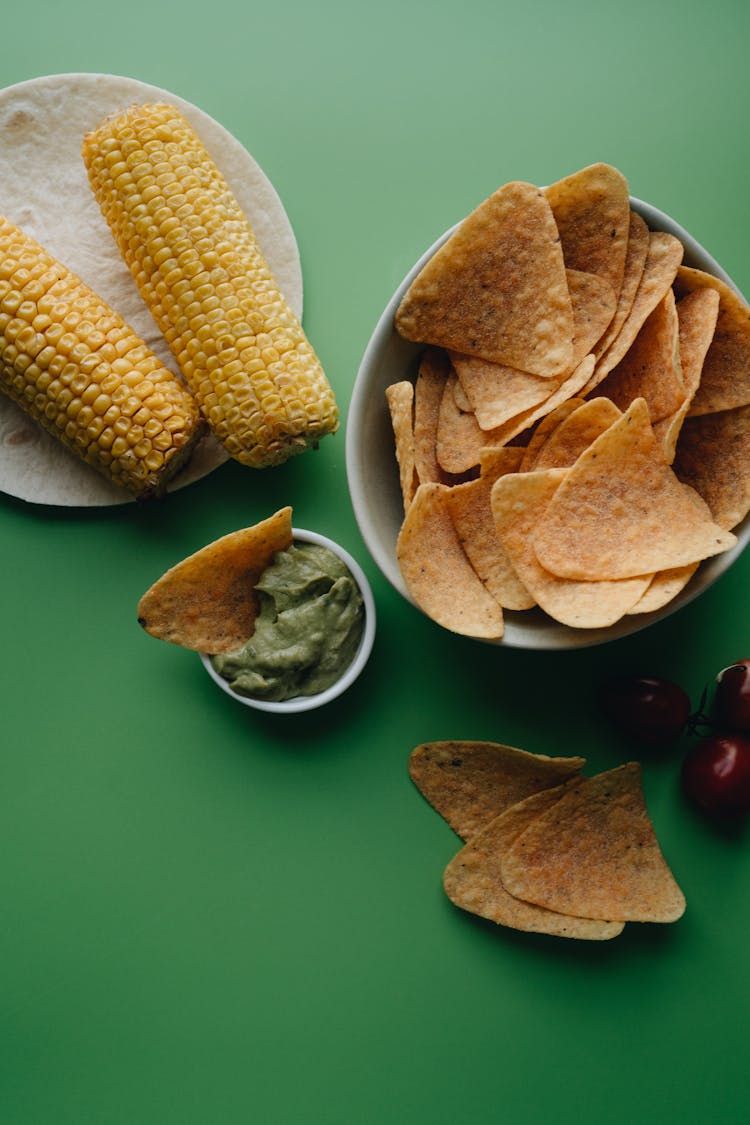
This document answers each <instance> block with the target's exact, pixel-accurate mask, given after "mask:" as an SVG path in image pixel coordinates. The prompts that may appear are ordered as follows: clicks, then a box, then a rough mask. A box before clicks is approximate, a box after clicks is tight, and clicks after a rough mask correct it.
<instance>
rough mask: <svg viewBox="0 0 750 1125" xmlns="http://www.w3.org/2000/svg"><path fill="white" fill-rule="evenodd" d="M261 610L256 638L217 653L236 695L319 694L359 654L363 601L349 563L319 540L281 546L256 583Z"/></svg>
mask: <svg viewBox="0 0 750 1125" xmlns="http://www.w3.org/2000/svg"><path fill="white" fill-rule="evenodd" d="M255 592H256V594H257V596H258V599H259V602H260V612H259V614H258V617H257V618H256V621H255V630H254V632H253V634H252V636H251V637H250V639H249V640H248V641H247V642H246V643H245V644H244V645H243V646H242V647H241V648H239V649H238V650H237V651H236V652H232V653H222V654H220V655H217V656H213V657H212V658H211V663H212V664H213V666H214V668H215V670H216V671H217V672H218V673H219V675H220V676H221V677H222V678H223V679H225V680H226V681H227V683H228V684H229V686H230V687H231V688H232V690H233V691H235V692H237V693H238V695H249V696H252V697H253V698H256V699H267V700H271V701H274V702H280V701H282V700H285V699H292V698H294V697H296V696H300V695H317V694H318V693H319V692H321V691H325V690H326V688H328V687H330V686H331V684H334V683H335V682H336V681H337V680H338V679H339V677H340V676H341V675H342V674H343V673H344V672H345V671H346V669H347V668H348V667H349V665H350V664H351V662H352V660H353V659H354V657H355V655H356V652H357V649H358V647H359V643H360V640H361V638H362V632H363V629H364V603H363V600H362V595H361V594H360V592H359V588H358V586H357V583H356V582H355V581H354V578H353V577H352V575H351V574H350V572H349V570H348V568H347V567H346V565H345V564H344V563H343V561H342V560H341V559H340V558H339V557H338V556H337V555H335V554H334V553H333V551H331V550H329V549H328V548H327V547H324V546H322V545H320V544H318V543H295V544H293V545H292V546H291V547H288V548H287V549H286V550H283V551H279V552H278V553H277V554H276V556H275V558H274V561H273V562H272V563H271V564H270V565H269V566H268V567H266V569H265V570H264V571H263V574H262V575H261V577H260V579H259V580H258V582H257V583H256V585H255Z"/></svg>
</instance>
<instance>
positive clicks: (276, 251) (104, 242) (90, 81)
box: [0, 74, 302, 507]
mask: <svg viewBox="0 0 750 1125" xmlns="http://www.w3.org/2000/svg"><path fill="white" fill-rule="evenodd" d="M153 101H160V102H164V101H166V102H169V103H170V104H171V105H174V106H176V108H177V109H179V110H180V111H181V113H183V114H184V116H185V117H186V118H187V120H188V121H189V122H190V124H191V125H192V126H193V128H194V129H195V131H196V132H197V133H198V136H199V137H200V139H201V140H202V142H203V144H204V145H205V147H206V148H207V150H208V151H209V153H210V154H211V156H212V157H213V159H214V160H215V162H216V164H217V166H218V168H219V171H220V172H221V173H222V174H223V175H224V177H225V178H226V180H227V182H228V183H229V185H230V187H231V188H232V190H233V192H234V194H235V195H236V197H237V200H238V202H239V204H240V206H241V207H242V209H243V210H244V212H245V214H246V215H247V217H248V219H249V220H250V224H251V226H252V228H253V230H254V232H255V235H256V237H257V240H258V243H259V245H260V247H261V249H262V251H263V253H264V255H265V256H266V259H267V260H268V263H269V265H270V267H271V270H272V272H273V274H274V276H275V278H276V280H277V282H278V284H279V286H280V288H281V290H282V292H283V293H284V296H285V297H286V299H287V301H288V302H289V304H290V305H291V307H292V308H293V309H294V312H295V313H296V314H297V316H298V317H299V318H300V319H301V317H302V273H301V267H300V259H299V250H298V247H297V242H296V239H295V236H294V231H293V230H292V227H291V224H290V222H289V219H288V217H287V214H286V212H285V211H284V207H283V205H282V203H281V201H280V199H279V197H278V195H277V194H276V191H275V189H274V188H273V186H272V184H271V183H270V181H269V180H268V179H267V177H266V176H265V174H264V173H263V171H262V170H261V169H260V168H259V166H258V165H257V164H256V162H255V161H254V160H253V158H252V157H251V156H250V155H249V153H248V152H247V151H246V150H245V149H244V148H243V146H242V145H241V144H240V142H239V141H238V140H236V139H235V138H234V137H233V136H232V135H231V134H230V133H228V132H227V130H226V129H225V128H224V127H223V126H222V125H220V124H219V123H218V122H217V121H215V120H214V119H213V118H211V117H209V116H208V115H207V114H206V113H204V112H203V111H202V110H200V109H198V108H197V107H196V106H194V105H191V104H190V103H189V102H186V101H184V100H183V99H182V98H179V97H177V96H176V95H174V94H171V93H169V92H168V91H166V90H162V89H160V88H159V87H157V86H150V85H148V84H146V83H144V82H140V81H138V80H136V79H134V78H121V77H118V76H115V75H110V74H57V75H49V76H46V77H44V78H35V79H32V80H31V81H28V82H22V83H20V84H19V85H17V86H10V87H8V88H7V89H5V90H2V91H0V212H1V213H3V214H4V215H6V216H7V218H9V219H10V220H11V222H13V223H15V224H16V225H17V226H19V227H21V229H22V230H24V231H25V232H27V233H28V234H30V235H32V236H33V237H34V238H36V240H37V241H38V242H40V243H41V244H42V245H43V246H44V247H45V249H47V250H49V252H50V253H51V254H54V255H55V257H57V258H58V259H59V260H60V261H61V262H63V263H64V264H65V265H66V266H67V267H68V268H69V269H71V270H72V271H73V272H74V273H76V274H78V275H79V277H81V278H82V280H83V281H85V282H86V283H87V284H88V285H89V286H91V288H92V289H93V290H94V291H95V292H97V293H99V294H100V296H102V297H103V298H104V299H105V300H106V301H108V302H109V304H111V305H112V306H113V307H114V308H115V309H116V310H117V312H119V313H120V315H121V316H122V317H124V319H125V320H126V321H127V322H128V323H129V324H130V325H131V326H132V327H133V328H134V329H135V331H136V332H137V333H138V334H139V335H140V336H141V337H142V338H143V339H144V340H145V341H146V343H147V344H148V345H149V347H150V348H151V349H152V350H153V351H154V352H155V353H156V354H157V356H158V357H159V359H160V360H161V361H162V363H164V364H165V365H166V366H167V367H168V368H170V369H171V370H172V371H174V372H177V370H178V369H177V366H176V363H175V360H174V357H173V356H172V353H171V352H170V350H169V348H168V347H167V345H166V343H165V341H164V339H163V337H162V336H161V333H160V332H159V331H158V329H157V327H156V325H155V323H154V321H153V318H152V317H151V314H150V312H149V311H148V309H147V308H146V305H145V304H144V303H143V301H142V299H141V297H140V295H139V293H138V290H137V288H136V285H135V282H134V281H133V279H132V277H131V275H130V271H129V270H128V268H127V266H126V265H125V263H124V262H123V260H122V258H121V257H120V254H119V251H118V249H117V247H116V245H115V242H114V239H113V238H112V235H111V233H110V231H109V228H108V226H107V224H106V222H105V221H104V219H103V217H102V215H101V212H100V210H99V206H98V204H97V202H96V200H95V199H94V196H93V193H92V191H91V188H90V187H89V183H88V178H87V176H86V169H85V167H84V164H83V160H82V158H81V143H82V141H83V137H84V134H85V133H86V132H89V131H90V130H92V129H94V128H95V127H96V126H97V125H99V123H100V122H101V121H102V120H103V119H104V118H105V117H107V116H108V115H109V114H111V113H115V112H118V111H121V110H123V109H125V108H126V107H127V106H128V105H131V104H133V103H141V104H143V103H146V102H153ZM226 457H227V455H226V453H225V452H224V451H223V450H222V449H221V447H220V446H219V444H218V443H217V442H216V441H215V439H213V438H212V437H210V436H209V437H206V438H205V439H204V440H203V441H202V442H201V444H200V445H199V446H198V448H197V449H196V451H195V453H194V455H193V457H192V458H191V461H190V463H189V465H187V466H186V468H185V469H184V470H183V471H182V472H181V473H180V474H179V475H178V476H177V477H175V479H174V481H172V482H171V483H170V484H169V491H173V490H175V489H178V488H182V487H184V486H185V485H187V484H191V483H193V482H194V481H196V480H199V479H200V478H201V477H203V476H205V475H206V474H207V473H210V472H211V471H212V470H213V469H215V468H217V467H218V466H219V465H220V464H222V463H223V462H224V461H225V460H226ZM0 490H2V491H3V492H5V493H7V494H9V495H11V496H15V497H17V498H18V499H20V500H26V501H29V502H31V503H38V504H55V505H61V506H80V507H98V506H104V505H110V504H127V503H132V498H131V497H129V496H127V495H126V494H125V493H124V492H122V491H121V490H120V489H118V488H117V487H116V486H115V485H113V484H110V482H109V481H107V480H106V479H104V478H100V477H99V474H98V473H97V472H95V470H93V469H91V468H90V467H89V466H88V465H86V464H84V463H82V462H79V461H78V459H77V458H76V457H75V456H74V455H73V454H72V453H70V452H69V451H68V450H67V449H66V448H65V447H64V446H63V445H62V444H61V443H59V442H57V441H55V439H54V438H53V437H51V436H50V435H49V434H47V433H45V432H43V431H42V430H41V428H38V427H37V426H36V424H35V423H33V422H32V421H31V420H30V419H29V418H28V417H27V416H26V415H25V414H24V413H23V411H22V410H20V409H19V408H18V407H17V406H16V405H15V404H14V403H12V402H11V401H10V400H9V399H6V398H5V397H4V396H1V395H0Z"/></svg>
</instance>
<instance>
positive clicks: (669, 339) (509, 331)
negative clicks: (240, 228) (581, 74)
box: [386, 164, 750, 639]
mask: <svg viewBox="0 0 750 1125" xmlns="http://www.w3.org/2000/svg"><path fill="white" fill-rule="evenodd" d="M683 252H684V251H683V246H682V244H681V243H680V241H679V240H678V239H677V238H675V237H674V236H673V235H671V234H667V233H665V232H663V231H650V230H649V229H648V227H647V226H646V223H645V222H644V220H643V219H642V218H641V216H640V215H638V214H637V213H636V212H635V211H633V210H631V207H630V196H629V192H628V185H627V181H626V180H625V178H624V176H622V174H621V173H620V172H619V171H617V169H615V168H613V167H611V166H610V165H607V164H596V165H592V166H591V167H589V168H585V169H583V170H582V171H580V172H577V173H575V174H573V175H571V176H569V177H567V178H566V179H564V180H561V181H560V182H559V183H556V184H553V185H552V186H551V187H548V188H546V189H543V190H542V189H540V188H537V187H535V186H533V185H531V184H524V183H510V184H506V185H505V186H504V187H501V188H500V189H499V190H498V191H496V192H495V193H494V194H493V195H492V196H490V198H489V199H487V200H486V201H485V202H484V203H482V204H481V205H480V206H479V207H478V208H477V209H476V210H475V211H474V212H473V213H472V214H471V215H469V216H468V218H467V219H465V220H464V222H463V223H461V224H460V226H459V227H458V228H457V229H456V231H455V232H454V233H453V234H452V235H451V237H450V238H449V239H448V240H447V241H446V242H445V243H444V244H443V245H442V246H441V248H440V249H439V250H438V251H437V252H436V253H435V254H434V255H433V257H432V258H431V259H430V260H429V262H428V263H427V264H426V265H425V267H424V268H423V269H422V270H421V272H420V273H419V275H418V276H417V277H416V278H415V280H414V281H413V283H412V285H411V286H410V288H409V289H408V291H407V292H406V294H405V296H404V298H403V300H402V302H401V304H400V306H399V309H398V311H397V314H396V328H397V330H398V332H399V333H400V334H401V335H402V336H404V337H405V338H407V339H409V340H412V341H415V342H418V343H421V344H424V345H425V348H424V351H423V352H422V355H421V358H420V362H419V369H418V373H417V376H416V380H415V381H414V382H412V381H410V380H404V381H400V382H397V383H394V384H393V385H391V386H390V387H388V389H387V392H386V396H387V400H388V406H389V410H390V417H391V421H392V425H393V431H394V436H395V447H396V457H397V461H398V467H399V475H400V482H401V491H402V495H403V504H404V521H403V525H402V529H401V533H400V536H399V540H398V545H397V553H398V561H399V566H400V568H401V573H402V575H403V578H404V581H405V583H406V586H407V589H408V591H409V594H410V596H411V597H412V599H413V600H414V602H415V603H416V604H417V605H418V606H420V608H421V609H422V610H423V611H424V612H426V613H427V614H428V615H429V616H430V617H432V618H433V619H434V620H435V621H437V622H438V623H439V624H441V625H443V626H445V627H446V628H448V629H451V630H453V631H454V632H458V633H463V634H466V635H468V636H475V637H482V638H486V639H499V638H500V637H502V635H503V632H504V620H503V611H504V610H523V609H529V608H531V607H532V606H535V605H538V606H540V607H541V608H542V609H543V610H544V611H545V612H546V613H547V614H548V615H549V616H550V617H552V618H554V619H555V620H556V621H559V622H561V623H563V624H565V625H568V626H571V627H573V628H581V629H592V628H606V627H608V626H611V625H613V624H614V623H615V622H617V621H618V620H620V619H621V618H622V617H623V616H624V615H625V614H638V613H649V612H652V611H654V610H657V609H660V608H661V607H662V606H664V605H665V604H667V603H668V602H669V601H670V600H671V599H672V598H674V597H675V596H676V594H678V593H679V592H680V591H681V590H682V589H683V588H684V586H685V585H686V584H687V583H688V581H689V580H690V578H691V577H692V575H693V574H694V572H695V570H696V569H697V567H698V566H699V565H700V563H701V561H702V560H704V559H707V558H709V557H711V556H713V555H717V554H719V553H721V552H723V551H726V550H728V549H729V548H731V547H732V546H734V545H735V543H736V541H737V540H736V537H735V536H734V535H733V534H732V528H734V527H736V525H737V524H738V523H740V521H741V520H742V519H743V518H744V517H745V515H746V514H747V512H748V510H749V509H750V308H748V306H747V305H746V304H745V302H744V301H743V300H742V299H741V298H740V297H739V296H738V295H737V294H736V293H735V292H734V290H732V289H731V288H730V287H729V286H727V285H726V284H724V282H722V281H720V280H719V279H717V278H715V277H713V276H711V275H709V274H707V273H704V272H702V271H701V270H697V269H693V268H689V267H687V266H684V265H682V259H683Z"/></svg>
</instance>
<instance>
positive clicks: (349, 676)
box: [199, 527, 375, 715]
mask: <svg viewBox="0 0 750 1125" xmlns="http://www.w3.org/2000/svg"><path fill="white" fill-rule="evenodd" d="M292 538H293V540H294V542H295V543H317V544H318V545H319V546H321V547H327V548H328V549H329V551H333V553H334V554H335V555H338V557H339V558H340V559H341V561H342V562H343V563H344V564H345V566H346V567H347V568H348V570H349V572H350V573H351V576H352V578H353V579H354V581H355V582H356V583H357V586H358V587H359V592H360V593H361V595H362V601H363V602H364V609H365V622H364V629H363V630H362V638H361V640H360V642H359V648H358V649H357V652H356V654H355V656H354V659H353V660H352V662H351V664H350V665H349V667H348V668H347V669H346V670H345V671H344V672H343V673H342V675H341V676H340V678H339V679H338V680H336V683H335V684H331V686H330V687H329V688H326V690H325V691H321V692H318V693H317V695H297V696H295V697H294V698H293V699H285V700H282V701H280V702H271V701H268V700H265V699H253V698H252V697H251V696H249V695H240V694H239V693H238V692H236V691H233V690H232V688H231V687H230V686H229V684H228V683H227V681H226V680H225V679H223V678H222V677H221V676H220V675H219V673H218V672H217V671H216V669H215V668H214V666H213V664H212V663H211V658H210V657H209V656H207V655H206V654H205V653H199V656H200V658H201V661H202V662H203V667H204V668H205V669H206V671H207V672H208V674H209V676H210V677H211V679H212V680H213V681H214V683H215V684H217V685H218V686H219V687H220V688H221V690H222V691H223V692H226V694H227V695H231V697H232V699H236V700H237V702H238V703H243V704H244V705H245V706H246V707H254V708H255V709H256V711H272V712H274V713H276V714H280V715H291V714H294V713H296V712H299V711H312V710H313V709H314V708H316V707H323V706H324V704H326V703H330V702H331V700H333V699H337V698H338V696H340V695H341V694H342V693H343V692H345V691H346V689H347V688H349V687H351V685H352V684H353V683H354V681H355V680H356V679H357V677H358V676H359V674H360V672H361V671H362V669H363V668H364V666H365V664H366V663H367V661H368V659H369V657H370V653H371V652H372V646H373V643H374V641H375V601H374V598H373V596H372V590H371V589H370V583H369V582H368V581H367V578H366V576H365V573H364V571H363V570H362V568H361V566H360V565H359V563H358V562H357V561H356V559H353V558H352V556H351V555H350V554H349V552H348V551H345V550H344V548H343V547H340V546H339V544H338V543H334V541H333V540H332V539H328V538H326V536H325V535H319V534H318V533H317V532H316V531H305V530H304V529H302V528H299V527H294V528H292Z"/></svg>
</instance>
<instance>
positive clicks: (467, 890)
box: [443, 782, 624, 941]
mask: <svg viewBox="0 0 750 1125" xmlns="http://www.w3.org/2000/svg"><path fill="white" fill-rule="evenodd" d="M570 784H572V783H571V782H567V783H565V784H563V785H559V786H557V787H556V788H554V789H545V790H543V791H542V792H539V793H534V794H533V795H532V796H530V797H527V798H526V799H525V800H521V801H519V802H518V803H517V804H514V805H512V806H511V807H510V808H508V809H507V811H506V812H504V813H502V814H501V815H500V816H497V817H495V819H494V820H492V821H491V822H490V823H489V824H488V825H487V827H486V828H485V829H484V830H483V831H481V832H480V833H479V834H478V835H476V836H474V837H472V839H471V841H470V843H468V844H467V845H466V847H464V848H462V849H461V851H460V852H459V853H458V855H456V856H455V857H454V858H453V859H452V860H451V862H450V863H449V864H448V866H447V867H446V869H445V873H444V875H443V886H444V888H445V892H446V894H447V895H448V898H449V899H450V900H451V902H453V903H454V904H455V905H456V906H458V907H460V908H461V909H462V910H467V911H469V912H470V913H472V914H477V915H479V917H481V918H488V919H489V920H490V921H491V922H496V923H498V925H501V926H510V927H511V928H513V929H514V930H523V931H525V932H527V933H542V934H550V935H553V936H555V937H567V938H578V939H585V940H589V941H605V940H608V939H609V938H613V937H616V936H617V935H618V934H619V933H622V930H623V928H624V923H623V922H602V921H597V920H591V919H586V918H573V917H572V916H571V915H568V914H558V913H557V912H555V911H552V910H545V909H544V907H541V906H535V905H533V904H532V903H529V902H524V901H523V900H522V899H519V898H514V897H513V896H512V895H510V894H508V892H507V890H506V889H505V887H504V886H503V883H502V879H501V878H500V863H501V859H502V856H503V854H504V853H505V852H506V851H508V850H509V849H510V848H511V847H512V846H513V844H514V842H515V840H516V839H517V837H518V836H519V835H520V834H521V833H522V832H524V831H525V830H526V828H528V827H529V825H530V824H531V823H532V822H533V821H534V820H535V819H536V818H537V817H538V816H540V815H541V814H542V813H543V812H546V811H548V810H549V809H551V808H553V806H554V805H556V804H557V802H558V801H559V800H560V798H561V797H562V795H563V794H564V793H565V791H566V789H567V787H568V785H570Z"/></svg>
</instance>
